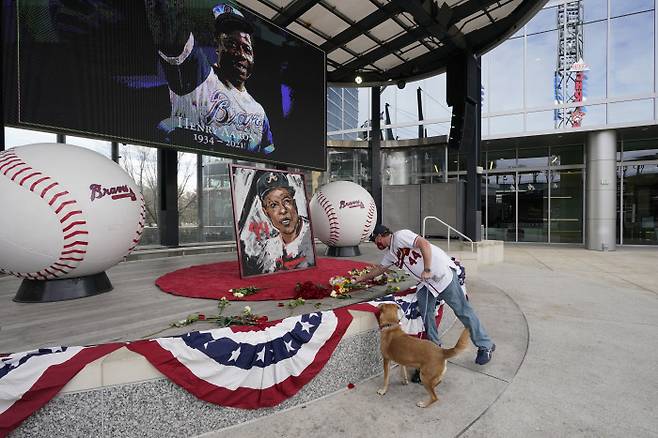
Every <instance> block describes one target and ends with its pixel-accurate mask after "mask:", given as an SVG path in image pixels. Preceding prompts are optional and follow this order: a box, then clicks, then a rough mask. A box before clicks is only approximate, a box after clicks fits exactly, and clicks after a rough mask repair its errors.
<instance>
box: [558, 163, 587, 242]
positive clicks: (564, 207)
mask: <svg viewBox="0 0 658 438" xmlns="http://www.w3.org/2000/svg"><path fill="white" fill-rule="evenodd" d="M582 241H583V173H582V171H581V170H560V171H556V170H554V171H552V172H551V242H570V243H580V242H582Z"/></svg>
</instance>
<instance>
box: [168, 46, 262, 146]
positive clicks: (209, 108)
mask: <svg viewBox="0 0 658 438" xmlns="http://www.w3.org/2000/svg"><path fill="white" fill-rule="evenodd" d="M159 53H160V56H161V57H162V59H163V60H164V62H163V63H162V64H163V66H164V70H165V75H166V77H167V82H168V83H169V90H170V91H169V97H170V100H171V120H170V121H169V123H170V125H171V126H170V128H171V129H176V130H181V129H182V130H188V131H197V132H199V133H202V134H211V135H213V136H214V137H215V138H216V139H218V140H219V142H221V143H219V144H221V145H224V146H227V147H232V148H239V149H244V150H247V151H250V152H262V153H265V154H269V153H271V152H272V151H273V150H274V141H273V140H272V132H271V131H270V125H269V121H268V119H267V116H266V115H265V110H264V109H263V107H262V106H261V105H260V104H259V103H258V102H256V101H255V100H254V98H253V97H251V95H250V94H249V92H247V90H244V91H241V90H239V89H237V88H235V87H234V86H233V85H232V84H230V83H224V82H222V81H221V80H220V79H219V77H218V76H217V74H216V72H215V69H217V66H216V65H213V66H211V65H210V63H209V62H208V59H207V58H206V56H205V54H204V53H203V51H202V50H201V48H199V47H197V45H196V44H195V42H194V35H192V34H190V37H189V38H188V40H187V43H186V44H185V47H184V48H183V52H182V53H181V54H180V55H179V56H176V57H169V56H166V55H165V54H164V53H162V52H159Z"/></svg>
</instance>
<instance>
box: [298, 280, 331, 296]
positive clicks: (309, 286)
mask: <svg viewBox="0 0 658 438" xmlns="http://www.w3.org/2000/svg"><path fill="white" fill-rule="evenodd" d="M330 294H331V290H330V289H329V288H326V287H324V286H322V285H320V284H315V283H313V282H312V281H305V282H303V283H297V285H296V286H295V299H299V298H303V299H305V300H312V299H322V298H326V297H328V296H330Z"/></svg>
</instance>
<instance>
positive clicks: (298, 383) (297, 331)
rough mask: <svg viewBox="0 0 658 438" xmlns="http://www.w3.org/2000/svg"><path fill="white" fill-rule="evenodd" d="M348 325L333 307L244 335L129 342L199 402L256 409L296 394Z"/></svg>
mask: <svg viewBox="0 0 658 438" xmlns="http://www.w3.org/2000/svg"><path fill="white" fill-rule="evenodd" d="M351 321H352V316H351V315H350V314H349V312H348V311H347V310H346V309H344V308H342V309H335V310H331V311H325V312H316V313H310V314H305V315H298V316H292V317H289V318H286V319H283V320H281V321H277V322H275V323H274V324H271V325H269V326H268V327H262V328H257V329H255V330H252V331H248V332H244V331H240V329H239V328H235V327H226V328H219V329H214V330H207V331H197V332H191V333H187V334H185V335H182V336H176V337H170V338H159V339H153V340H148V341H139V342H134V343H131V344H130V345H128V348H129V349H130V350H132V351H134V352H136V353H139V354H141V355H143V356H144V357H145V358H146V359H147V360H148V361H149V362H151V364H153V366H155V367H156V368H157V369H158V370H159V371H160V372H161V373H162V374H164V375H165V376H167V377H168V378H169V379H170V380H172V381H173V382H174V383H176V384H178V385H179V386H181V387H183V388H184V389H186V390H187V391H189V392H190V393H192V394H193V395H195V396H196V397H198V398H200V399H201V400H205V401H208V402H211V403H215V404H219V405H222V406H230V407H235V408H243V409H256V408H261V407H270V406H276V405H277V404H279V403H281V402H282V401H284V400H286V399H287V398H289V397H291V396H293V395H294V394H296V393H297V392H298V391H299V390H300V389H301V388H302V387H303V386H304V385H305V384H306V383H308V382H309V381H310V380H311V379H313V377H315V376H316V375H317V374H318V373H319V372H320V370H322V368H323V367H324V365H325V364H326V363H327V361H328V360H329V358H330V357H331V354H332V353H333V351H334V349H335V348H336V346H337V345H338V342H339V341H340V340H341V339H342V337H343V335H344V334H345V331H346V330H347V327H348V326H349V325H350V322H351Z"/></svg>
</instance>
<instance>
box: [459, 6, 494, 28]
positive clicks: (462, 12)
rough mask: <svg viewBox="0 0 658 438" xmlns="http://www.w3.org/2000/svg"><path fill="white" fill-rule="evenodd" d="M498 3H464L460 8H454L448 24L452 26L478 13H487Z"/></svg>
mask: <svg viewBox="0 0 658 438" xmlns="http://www.w3.org/2000/svg"><path fill="white" fill-rule="evenodd" d="M496 3H498V0H475V1H474V0H471V1H469V2H466V3H462V4H461V5H459V6H455V7H454V8H452V17H451V18H450V22H449V23H448V24H449V25H450V26H452V25H455V24H457V23H459V22H460V21H462V20H463V19H464V18H466V17H470V16H471V15H473V14H475V13H477V12H478V11H483V12H484V11H485V10H486V9H487V8H488V7H489V6H492V5H494V4H496Z"/></svg>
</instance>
